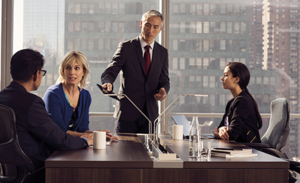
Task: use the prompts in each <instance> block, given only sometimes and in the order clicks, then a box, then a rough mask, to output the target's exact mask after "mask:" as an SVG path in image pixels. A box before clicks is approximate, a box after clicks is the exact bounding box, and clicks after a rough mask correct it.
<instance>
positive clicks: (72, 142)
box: [27, 97, 88, 150]
mask: <svg viewBox="0 0 300 183" xmlns="http://www.w3.org/2000/svg"><path fill="white" fill-rule="evenodd" d="M28 112H29V114H28V119H27V121H28V129H29V131H30V133H32V134H33V135H34V136H36V137H37V138H39V139H40V140H42V141H43V142H45V143H46V144H47V145H48V146H50V147H52V148H54V149H57V150H73V149H82V148H86V147H88V144H87V142H86V140H85V139H83V138H79V137H74V136H72V135H69V134H67V133H65V132H64V131H62V130H61V129H60V128H59V127H58V126H57V125H56V124H55V123H54V122H53V121H52V120H51V119H50V117H49V115H48V113H47V111H46V110H45V104H44V102H43V100H42V99H41V98H39V97H37V98H36V99H35V100H34V101H33V103H32V105H31V106H30V108H29V109H28Z"/></svg>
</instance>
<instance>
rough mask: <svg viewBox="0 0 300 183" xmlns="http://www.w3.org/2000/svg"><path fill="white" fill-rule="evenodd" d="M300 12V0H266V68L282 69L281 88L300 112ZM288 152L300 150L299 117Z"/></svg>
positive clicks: (292, 123) (293, 124) (293, 110)
mask: <svg viewBox="0 0 300 183" xmlns="http://www.w3.org/2000/svg"><path fill="white" fill-rule="evenodd" d="M299 12H300V4H299V1H298V0H264V1H263V30H264V31H263V34H264V36H263V49H264V59H263V69H264V70H277V72H278V73H280V80H279V86H280V87H279V88H278V92H280V95H281V96H283V97H285V98H287V99H288V100H289V105H290V111H291V113H299V111H300V108H299V102H300V101H299V100H300V97H299V91H298V90H299V86H300V85H299V84H300V83H299V79H300V78H299V76H300V75H299V71H300V70H299V66H300V64H299V61H300V57H299V52H300V46H299V38H300V35H299V15H300V14H299ZM290 128H291V132H290V136H289V144H288V145H289V146H288V150H287V151H288V152H289V154H290V156H291V157H293V156H298V155H297V154H298V153H299V143H298V142H299V140H300V137H299V131H300V130H299V120H295V119H291V120H290Z"/></svg>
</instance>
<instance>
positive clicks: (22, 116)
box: [0, 82, 88, 169]
mask: <svg viewBox="0 0 300 183" xmlns="http://www.w3.org/2000/svg"><path fill="white" fill-rule="evenodd" d="M0 104H3V105H6V106H8V107H10V108H12V109H13V110H14V112H15V115H16V123H17V125H16V126H17V134H18V139H19V142H20V146H21V148H22V150H23V151H24V152H25V154H26V155H27V156H28V157H29V158H30V159H31V161H32V162H33V164H34V165H35V168H36V169H38V168H40V167H42V166H44V161H45V160H46V158H48V157H49V156H50V155H51V153H52V152H53V151H54V150H72V149H81V148H86V147H88V144H87V142H86V140H85V139H83V138H78V137H74V136H71V135H69V134H67V133H65V132H63V131H62V130H61V129H60V128H59V127H58V126H57V125H56V124H55V123H54V122H53V121H52V120H51V119H50V117H49V115H48V113H47V111H46V109H45V104H44V101H43V100H42V99H41V98H40V97H38V96H36V95H34V94H31V93H28V92H27V90H26V89H25V88H24V87H23V86H22V85H20V84H19V83H17V82H11V83H10V85H9V86H8V87H7V88H5V89H4V90H2V91H1V92H0ZM0 128H1V127H0Z"/></svg>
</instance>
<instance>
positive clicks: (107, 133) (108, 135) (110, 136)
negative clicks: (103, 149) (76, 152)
mask: <svg viewBox="0 0 300 183" xmlns="http://www.w3.org/2000/svg"><path fill="white" fill-rule="evenodd" d="M99 131H101V132H106V138H108V139H111V138H113V140H119V138H118V137H117V136H113V137H112V135H111V134H109V133H110V131H109V130H99Z"/></svg>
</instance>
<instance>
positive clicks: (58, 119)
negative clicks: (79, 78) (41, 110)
mask: <svg viewBox="0 0 300 183" xmlns="http://www.w3.org/2000/svg"><path fill="white" fill-rule="evenodd" d="M43 100H44V101H45V104H46V110H47V111H48V113H49V116H50V118H51V119H52V120H53V121H54V122H55V123H56V124H57V125H58V126H59V127H60V129H62V130H63V131H64V132H67V131H68V124H69V121H67V122H66V121H64V118H63V115H62V111H66V110H62V101H61V99H60V98H59V96H58V94H57V93H55V92H54V91H47V92H46V93H45V96H44V98H43Z"/></svg>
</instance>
